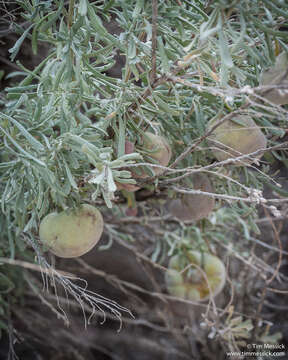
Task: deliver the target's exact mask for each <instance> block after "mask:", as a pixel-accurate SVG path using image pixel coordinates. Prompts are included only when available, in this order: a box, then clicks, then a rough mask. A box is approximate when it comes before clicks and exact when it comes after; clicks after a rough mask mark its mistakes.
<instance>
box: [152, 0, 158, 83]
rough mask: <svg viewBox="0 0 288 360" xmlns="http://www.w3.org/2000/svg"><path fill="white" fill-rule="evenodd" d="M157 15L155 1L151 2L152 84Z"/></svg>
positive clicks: (154, 70)
mask: <svg viewBox="0 0 288 360" xmlns="http://www.w3.org/2000/svg"><path fill="white" fill-rule="evenodd" d="M157 15H158V4H157V0H152V71H151V82H152V83H154V81H155V80H156V59H157V57H156V50H157Z"/></svg>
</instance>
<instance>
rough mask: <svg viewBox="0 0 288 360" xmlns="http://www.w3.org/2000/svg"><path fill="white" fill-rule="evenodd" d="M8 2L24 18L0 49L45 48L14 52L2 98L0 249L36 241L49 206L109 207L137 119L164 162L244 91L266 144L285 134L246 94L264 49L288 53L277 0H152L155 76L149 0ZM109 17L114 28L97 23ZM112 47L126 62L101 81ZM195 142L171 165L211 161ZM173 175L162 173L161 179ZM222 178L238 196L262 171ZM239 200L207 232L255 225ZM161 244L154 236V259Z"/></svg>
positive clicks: (280, 119) (219, 183) (15, 249)
mask: <svg viewBox="0 0 288 360" xmlns="http://www.w3.org/2000/svg"><path fill="white" fill-rule="evenodd" d="M17 3H19V5H21V6H22V9H23V13H22V16H23V18H24V19H25V20H27V21H29V24H30V25H29V27H28V28H26V30H24V29H22V34H21V35H20V36H19V39H18V41H17V42H16V43H15V45H14V46H13V47H12V49H11V50H10V53H11V60H12V61H13V60H14V59H17V54H18V51H19V49H20V47H21V46H23V41H24V39H25V38H26V40H27V39H28V40H29V41H31V51H33V53H34V54H36V53H37V51H39V43H45V44H46V45H47V46H49V54H48V55H47V57H46V58H45V59H44V60H43V61H42V62H41V63H40V64H39V65H38V66H37V67H36V68H35V69H34V70H27V69H26V68H25V67H24V65H22V64H21V59H19V60H17V63H18V65H19V66H20V67H21V69H22V72H21V76H22V80H21V81H20V82H19V83H14V85H11V86H10V87H9V88H6V89H5V100H3V101H2V109H1V113H0V140H1V143H0V151H1V155H0V156H1V158H0V159H1V163H0V197H1V198H0V199H1V211H0V225H1V243H0V256H5V257H11V258H14V257H15V256H16V254H17V253H21V256H24V255H23V253H24V251H25V244H24V243H23V240H22V238H21V234H23V233H24V234H25V233H29V234H30V235H29V236H32V237H33V236H34V237H36V238H37V232H38V226H39V221H40V219H41V218H43V217H44V216H45V215H46V214H47V213H48V212H50V211H52V210H55V209H57V208H58V209H63V208H65V207H67V206H69V207H71V206H75V205H78V204H79V203H82V202H85V201H91V200H92V201H94V200H95V199H97V198H98V199H99V198H100V197H103V199H104V203H103V204H104V206H107V207H110V208H111V207H112V206H114V205H113V198H114V193H115V191H116V185H115V181H117V182H123V183H125V182H126V183H134V180H133V179H132V178H131V176H130V172H129V171H128V170H123V168H126V169H129V165H131V164H133V163H135V162H137V161H138V162H140V161H142V160H143V159H142V157H141V155H140V153H137V152H135V153H133V154H129V155H125V139H129V140H131V141H132V142H135V141H136V140H137V139H139V138H140V136H141V134H143V131H144V130H145V129H146V127H151V128H152V129H153V130H155V129H156V130H157V131H158V132H160V133H162V134H164V135H165V136H166V137H167V139H168V140H169V142H170V143H171V145H172V147H173V156H174V159H175V158H176V157H177V155H180V154H181V153H182V152H183V151H184V150H185V148H186V147H187V146H189V145H191V143H193V142H195V141H196V140H197V139H198V138H199V137H200V136H202V135H203V134H204V133H205V130H206V124H207V122H208V121H209V120H210V119H211V118H214V117H215V118H221V117H222V116H223V115H225V114H227V113H229V112H232V111H239V108H240V107H241V106H243V105H244V104H247V101H248V97H249V96H250V98H249V101H250V103H249V105H248V106H246V108H245V111H246V112H248V113H249V114H250V115H252V116H254V118H255V120H256V121H257V124H258V125H260V126H263V127H265V129H264V130H263V131H264V132H265V134H266V135H267V137H268V139H269V145H270V146H271V145H276V144H277V143H278V139H279V138H280V137H281V136H282V135H283V134H284V131H283V129H282V128H283V127H287V122H286V120H285V116H287V112H286V111H285V110H284V109H283V108H282V109H281V108H280V107H277V108H276V107H273V106H272V105H271V104H267V103H265V102H264V103H261V101H259V99H257V98H256V99H255V98H254V97H253V96H252V95H253V94H254V92H253V87H256V86H258V79H259V74H260V72H261V69H263V68H267V67H268V66H269V65H271V64H273V62H274V60H275V47H276V48H279V47H281V48H282V50H283V51H287V50H288V48H287V45H286V44H287V39H288V32H287V31H280V27H281V25H282V24H283V25H284V24H285V22H287V18H288V15H287V14H288V8H287V5H286V4H285V2H283V1H280V0H271V1H270V0H269V1H266V0H265V1H260V0H253V1H246V0H245V1H244V0H242V1H232V2H231V1H228V0H227V1H225V0H219V1H212V2H207V1H204V0H199V1H190V0H181V4H180V2H177V1H175V0H159V1H158V17H157V39H156V40H157V52H156V54H157V64H156V77H157V79H158V80H156V81H155V82H154V83H152V82H151V67H152V59H151V53H152V7H151V1H145V0H118V1H113V0H109V1H108V0H107V1H106V0H105V1H93V2H92V1H90V2H88V0H79V1H78V0H75V1H72V0H70V2H69V4H68V6H67V2H64V0H59V1H57V0H55V1H36V0H31V1H28V0H23V1H17ZM112 19H113V21H116V22H117V24H118V26H119V28H120V29H121V30H120V34H119V35H117V34H113V33H110V32H109V31H108V30H107V28H109V22H110V21H112ZM107 24H108V27H107ZM119 54H121V55H123V56H124V58H125V65H124V67H123V69H121V72H120V73H119V77H118V78H115V77H111V76H109V69H111V68H112V67H113V66H114V65H115V62H117V59H118V56H119ZM15 75H19V72H17V74H15ZM10 76H13V74H12V75H10ZM272 135H274V137H272ZM196 150H197V151H194V152H193V154H191V155H189V156H188V157H186V158H185V159H184V160H182V162H180V163H179V164H178V165H179V166H178V168H183V169H185V168H187V169H192V167H194V168H195V167H196V166H197V167H203V166H204V167H205V166H208V165H209V164H210V163H211V162H212V160H213V158H212V154H211V153H210V152H209V150H208V147H207V144H206V143H205V142H203V143H202V144H201V147H198V148H197V149H196ZM278 156H280V155H279V154H278ZM212 170H213V169H212ZM263 170H264V172H265V171H266V170H268V168H267V169H263ZM241 172H243V173H244V177H245V176H246V181H245V180H244V182H243V183H244V184H246V185H247V187H245V186H244V188H243V186H241V184H242V180H241V181H240V182H241V184H240V183H239V174H240V173H241ZM178 175H179V173H178V174H174V175H173V174H172V175H169V173H168V175H166V179H167V178H170V179H171V178H172V177H174V176H178ZM228 175H229V177H230V178H232V179H236V182H234V183H233V182H231V181H230V180H229V179H228V180H227V178H221V177H218V176H217V175H214V176H212V177H213V180H215V184H216V186H215V188H216V190H217V191H216V192H218V193H221V194H226V195H231V196H235V197H240V198H243V197H246V196H247V194H248V193H247V189H248V188H250V187H252V188H256V189H261V188H262V185H261V183H262V180H261V177H263V176H264V175H263V174H261V173H259V174H258V173H257V171H254V172H250V173H248V171H246V170H245V171H242V170H241V169H235V170H233V171H231V172H229V174H228V173H227V176H228ZM264 178H265V176H264ZM265 179H266V180H267V178H265ZM159 183H160V185H161V181H160V182H159ZM164 183H165V182H163V184H164ZM169 184H170V183H168V184H167V186H168V187H169ZM172 185H175V184H173V183H172ZM236 200H237V199H236ZM245 206H246V205H244V204H241V203H240V204H239V205H238V204H237V203H235V204H234V205H233V206H232V207H231V208H229V211H226V210H227V209H226V210H225V209H224V210H223V209H220V210H219V211H220V212H219V211H218V212H217V213H216V212H215V214H216V215H215V216H214V217H212V220H211V222H209V226H208V229H207V232H208V233H207V237H208V238H209V239H210V238H211V241H213V236H214V237H215V239H216V240H217V239H218V240H219V239H220V238H221V234H222V235H223V233H225V231H226V230H227V232H230V228H231V226H234V225H235V224H236V223H238V224H239V223H240V228H241V229H240V230H239V231H240V232H241V236H243V237H245V238H246V239H248V238H249V234H250V232H251V231H254V232H255V231H257V226H256V224H255V223H254V219H255V216H256V215H255V214H256V211H255V208H254V207H250V208H249V209H246V210H245ZM248 210H249V211H248ZM113 211H114V210H113ZM243 212H244V213H245V217H244V218H245V220H242V217H241V216H242V215H243ZM239 219H241V221H240V222H239ZM191 229H192V230H193V227H192V228H191ZM191 229H190V230H189V227H188V230H185V231H188V234H189V231H192V230H191ZM224 230H225V231H224ZM213 231H214V232H213ZM164 232H165V231H164ZM165 234H166V235H165V236H164V240H165V239H166V240H165V244H164V245H163V249H165V251H166V253H167V252H169V254H172V252H173V251H172V250H171V249H174V248H175V247H176V246H177V245H176V243H177V241H178V240H177V239H178V237H177V236H176V240H175V236H174V240H173V239H171V238H169V236H170V235H167V234H169V231H168V232H167V233H165ZM213 234H214V235H213ZM243 234H244V235H243ZM199 236H200V240H201V235H199ZM181 237H182V238H185V236H184V237H183V236H182V235H181V236H180V238H181ZM167 244H169V245H167ZM201 244H202V245H203V241H202V240H201V241H200V245H201ZM202 245H201V246H202ZM163 249H162V251H163ZM160 251H161V250H159V244H157V246H156V247H155V252H154V257H153V259H154V260H156V259H157V258H158V255H159V253H160ZM30 259H31V260H32V256H31V255H30ZM4 276H6V275H5V272H4V273H3V277H4ZM0 300H1V298H0ZM0 326H1V325H0Z"/></svg>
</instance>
